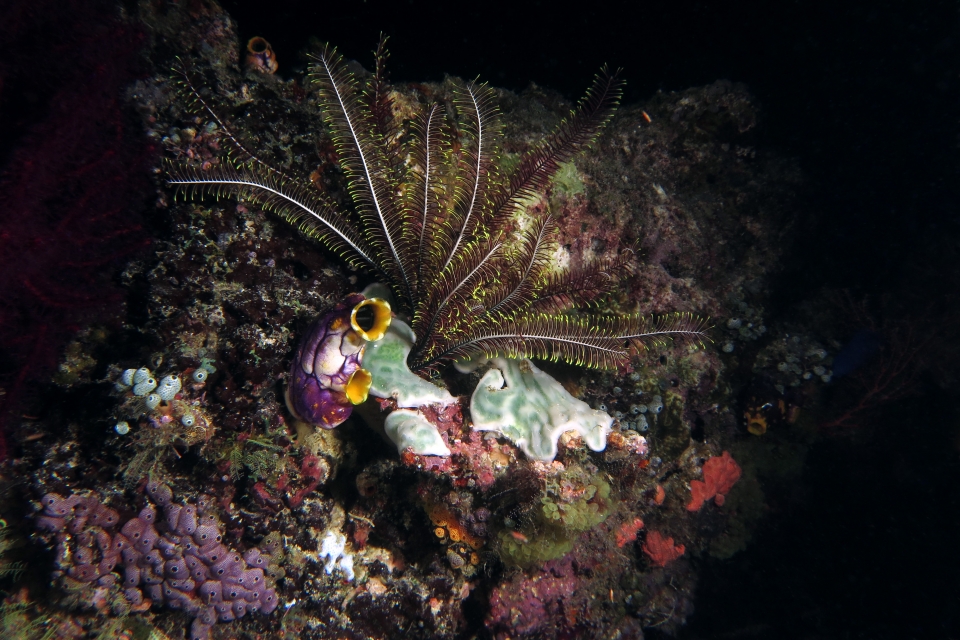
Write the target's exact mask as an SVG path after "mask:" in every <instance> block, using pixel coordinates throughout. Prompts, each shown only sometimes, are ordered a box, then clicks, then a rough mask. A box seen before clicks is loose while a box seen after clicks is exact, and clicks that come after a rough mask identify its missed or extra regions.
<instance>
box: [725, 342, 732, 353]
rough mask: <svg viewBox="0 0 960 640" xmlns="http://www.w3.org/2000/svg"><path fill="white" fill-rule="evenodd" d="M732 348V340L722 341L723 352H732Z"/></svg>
mask: <svg viewBox="0 0 960 640" xmlns="http://www.w3.org/2000/svg"><path fill="white" fill-rule="evenodd" d="M733 349H734V346H733V343H732V342H724V343H723V352H724V353H733Z"/></svg>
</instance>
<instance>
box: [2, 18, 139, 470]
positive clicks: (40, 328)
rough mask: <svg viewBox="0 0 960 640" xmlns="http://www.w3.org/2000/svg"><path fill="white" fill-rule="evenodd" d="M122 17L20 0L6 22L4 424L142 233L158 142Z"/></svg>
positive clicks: (105, 291) (113, 300)
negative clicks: (142, 109)
mask: <svg viewBox="0 0 960 640" xmlns="http://www.w3.org/2000/svg"><path fill="white" fill-rule="evenodd" d="M116 16H117V14H116V10H115V8H114V7H113V6H112V5H111V4H110V3H107V2H89V1H88V2H62V1H56V2H54V1H47V2H42V1H41V2H16V3H14V6H12V7H9V8H8V10H7V11H6V12H5V18H4V21H3V26H0V40H2V42H3V43H4V44H3V47H4V50H3V51H0V54H2V55H0V58H2V62H0V92H2V93H0V110H2V113H0V120H2V121H3V122H4V127H5V130H4V131H2V132H0V133H2V135H3V138H5V139H7V140H8V141H9V140H11V139H12V140H14V141H15V143H16V144H15V146H14V148H13V150H12V151H11V152H10V153H9V154H8V155H7V156H6V158H5V164H4V166H3V167H2V169H0V193H2V194H3V196H4V202H3V206H2V207H0V299H2V300H3V304H2V305H0V350H2V351H0V387H2V389H3V390H4V392H5V395H3V396H0V427H2V426H3V425H4V423H5V422H6V419H7V418H9V414H10V411H12V410H13V409H14V408H15V406H16V404H17V403H18V402H19V400H20V399H21V397H22V395H23V392H24V389H25V388H26V386H27V385H28V384H29V383H31V382H34V381H37V380H40V379H42V376H43V375H44V374H46V373H48V372H49V371H50V370H51V368H52V367H53V365H54V364H55V363H56V360H57V358H58V356H59V353H60V350H61V348H62V346H63V344H64V342H65V340H66V339H68V338H69V336H70V335H71V334H72V333H73V331H74V330H75V329H76V327H77V326H78V324H79V323H80V322H82V321H84V320H89V319H91V317H94V316H95V314H96V313H97V312H98V311H102V310H104V309H105V308H108V305H111V304H112V305H114V306H116V305H117V304H118V303H119V299H120V295H119V292H118V291H117V290H115V289H114V288H113V287H112V285H111V276H113V275H114V274H115V271H116V267H118V266H120V265H121V264H122V262H123V259H124V258H126V257H129V255H130V254H131V253H132V252H134V251H136V250H137V249H139V248H141V247H143V246H144V245H145V243H146V242H147V238H146V234H145V232H144V230H143V228H142V225H141V223H140V222H139V215H138V210H139V209H142V205H143V201H144V196H145V195H147V194H150V193H151V191H152V189H151V188H150V181H149V179H148V175H149V174H148V171H147V170H148V167H149V166H150V156H151V150H150V149H149V148H147V147H146V145H145V144H144V142H143V140H144V138H143V137H142V135H141V134H140V131H139V127H138V126H137V125H136V122H135V120H133V119H132V114H130V113H129V112H128V110H127V109H126V108H125V106H124V104H123V92H124V89H125V87H126V86H127V85H128V84H129V83H130V82H131V81H132V80H133V79H135V77H136V74H137V68H136V65H137V62H136V61H137V52H138V51H139V49H140V47H141V46H142V42H143V38H142V35H141V34H140V33H139V32H138V31H137V30H136V29H135V28H134V27H133V26H131V25H129V24H125V23H123V22H121V21H120V20H119V19H118V18H117V17H116ZM28 96H38V97H39V98H38V101H37V103H36V104H34V105H33V106H32V108H31V109H30V111H32V112H33V113H32V114H31V113H27V112H26V110H25V109H24V108H23V106H22V103H23V101H25V100H27V98H28ZM36 114H42V115H40V116H37V115H36ZM17 126H23V127H24V128H25V130H24V131H23V132H20V131H17V130H15V129H14V127H17ZM0 433H2V432H0ZM5 451H6V448H5V443H4V441H3V440H2V439H0V459H2V458H3V457H4V456H5Z"/></svg>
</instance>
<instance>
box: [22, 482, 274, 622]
mask: <svg viewBox="0 0 960 640" xmlns="http://www.w3.org/2000/svg"><path fill="white" fill-rule="evenodd" d="M147 493H148V494H149V496H150V498H151V500H152V501H153V503H154V504H152V505H150V504H148V505H147V506H146V507H144V508H143V510H141V511H140V513H139V515H137V517H135V518H131V519H130V520H127V521H126V522H124V523H123V525H122V526H120V530H119V531H116V528H117V526H118V525H119V524H120V516H119V514H118V513H117V512H116V511H115V510H113V509H111V508H110V507H107V506H105V505H103V504H102V503H101V502H100V500H99V499H98V498H97V497H96V496H87V497H80V496H76V495H74V496H70V497H68V498H64V497H62V496H59V495H57V494H55V493H48V494H47V495H45V496H44V497H43V500H42V504H43V515H41V516H40V517H39V518H38V519H37V526H38V527H39V528H40V529H43V530H45V531H50V532H53V533H56V534H57V542H58V545H57V552H58V556H59V557H60V558H61V559H65V562H64V564H66V565H67V569H66V573H67V575H68V576H69V577H70V578H73V579H74V580H76V581H78V582H84V583H94V582H95V583H97V584H98V585H100V586H104V587H107V586H110V585H113V584H116V583H117V582H120V585H121V588H122V589H123V594H124V596H125V597H126V599H127V601H128V602H129V603H130V604H131V605H132V606H137V605H141V604H142V603H143V602H144V600H145V599H149V600H151V601H152V602H153V603H154V604H160V603H164V604H166V605H167V606H168V607H170V608H171V609H177V610H182V611H184V612H186V613H188V614H190V615H192V616H194V620H193V624H192V625H191V628H190V637H191V638H192V640H202V639H205V638H208V637H209V634H210V629H211V627H212V625H213V624H214V623H216V622H217V621H220V622H229V621H231V620H235V619H237V618H241V617H243V616H244V615H246V614H247V613H248V612H253V611H259V612H260V613H264V614H269V613H271V612H272V611H273V610H274V609H276V608H277V593H276V590H275V589H274V588H273V585H272V581H271V580H270V579H269V577H267V576H266V575H265V574H264V568H266V567H267V566H268V565H269V563H270V559H271V558H270V554H271V553H275V552H276V551H277V549H275V548H266V549H264V550H260V549H257V548H251V549H248V550H247V551H246V552H244V553H243V554H242V555H241V554H240V553H238V552H237V551H235V550H233V549H230V548H228V547H227V546H225V545H224V544H223V527H222V525H221V523H220V520H219V519H218V518H217V516H216V515H215V514H214V513H213V503H212V501H211V500H210V499H209V498H208V497H207V496H201V499H199V500H198V501H197V505H192V504H185V505H180V504H176V503H174V502H173V492H172V491H171V489H170V487H168V486H167V485H165V484H162V483H160V482H150V483H148V484H147ZM157 508H160V509H161V510H162V514H161V513H158V511H157ZM68 533H69V534H71V535H67V534H68ZM118 573H119V574H120V576H118V575H117V574H118Z"/></svg>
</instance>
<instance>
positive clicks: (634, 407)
mask: <svg viewBox="0 0 960 640" xmlns="http://www.w3.org/2000/svg"><path fill="white" fill-rule="evenodd" d="M630 413H632V414H633V415H637V414H638V413H640V407H638V406H637V405H635V404H632V405H630Z"/></svg>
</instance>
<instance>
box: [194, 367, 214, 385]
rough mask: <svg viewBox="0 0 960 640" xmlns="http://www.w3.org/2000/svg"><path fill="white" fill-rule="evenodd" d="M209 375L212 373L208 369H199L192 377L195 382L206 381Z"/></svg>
mask: <svg viewBox="0 0 960 640" xmlns="http://www.w3.org/2000/svg"><path fill="white" fill-rule="evenodd" d="M209 375H210V373H209V372H208V371H207V370H206V369H197V370H196V371H194V372H193V375H192V376H190V377H191V378H193V381H194V382H206V381H207V377H209Z"/></svg>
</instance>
